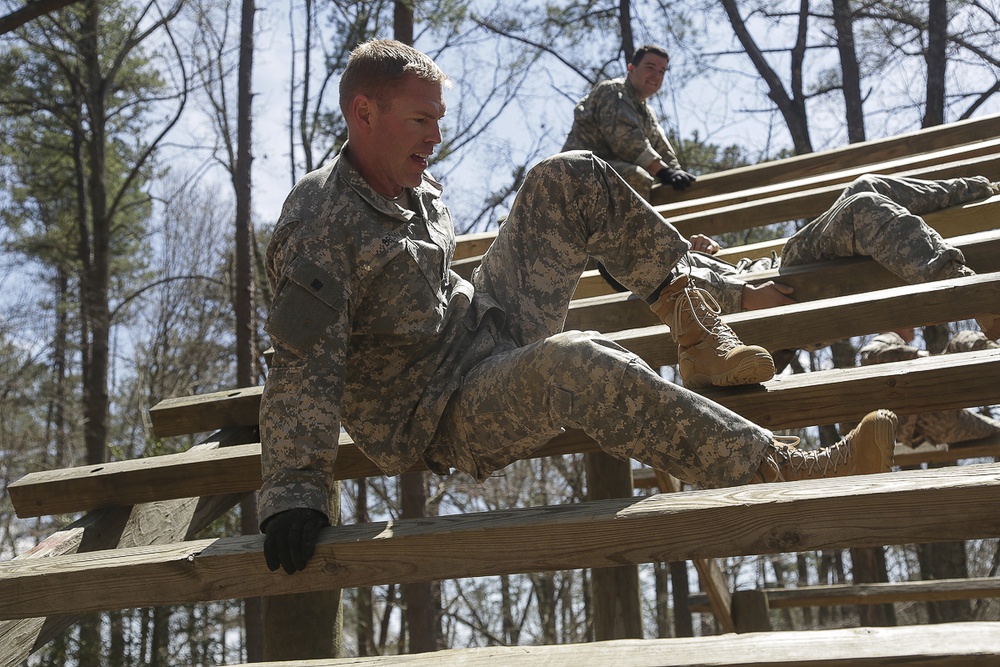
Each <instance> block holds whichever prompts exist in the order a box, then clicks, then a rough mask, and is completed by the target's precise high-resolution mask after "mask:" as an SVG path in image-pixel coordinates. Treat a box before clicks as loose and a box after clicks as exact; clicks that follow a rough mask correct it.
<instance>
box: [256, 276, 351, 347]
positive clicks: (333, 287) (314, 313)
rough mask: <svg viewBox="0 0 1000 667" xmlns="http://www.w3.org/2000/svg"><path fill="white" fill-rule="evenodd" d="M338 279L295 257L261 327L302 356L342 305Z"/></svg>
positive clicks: (341, 291) (343, 295) (343, 304)
mask: <svg viewBox="0 0 1000 667" xmlns="http://www.w3.org/2000/svg"><path fill="white" fill-rule="evenodd" d="M346 301H347V295H346V294H345V293H344V286H343V283H342V282H341V281H340V280H337V279H335V278H334V277H333V276H332V275H330V273H328V272H327V271H326V270H324V269H323V268H321V267H320V266H318V265H316V264H315V263H313V262H311V261H309V260H308V259H305V258H304V257H299V258H296V259H295V260H294V261H293V262H292V263H291V265H290V267H289V271H288V276H287V279H286V280H285V283H284V285H282V286H281V287H280V289H279V290H278V294H277V295H276V296H275V297H274V301H273V302H272V303H271V310H270V312H269V313H268V315H267V320H266V321H265V322H264V330H265V331H267V333H268V335H269V336H271V338H273V339H275V340H277V341H280V342H281V344H282V345H284V346H285V347H287V348H288V349H290V350H291V351H292V352H294V353H295V354H298V355H299V356H306V355H307V354H308V353H309V352H310V351H311V350H312V348H313V347H314V346H315V345H316V343H317V342H318V341H319V340H320V338H321V337H322V336H323V333H324V332H325V331H326V330H327V328H328V327H329V326H330V324H332V323H333V321H334V320H335V319H336V318H337V317H338V315H339V313H340V312H341V311H342V310H343V309H344V307H345V304H346Z"/></svg>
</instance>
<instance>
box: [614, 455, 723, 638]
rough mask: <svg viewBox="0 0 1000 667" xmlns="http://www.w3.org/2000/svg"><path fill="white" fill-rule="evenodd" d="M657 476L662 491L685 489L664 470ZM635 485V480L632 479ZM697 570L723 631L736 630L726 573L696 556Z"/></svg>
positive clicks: (710, 559)
mask: <svg viewBox="0 0 1000 667" xmlns="http://www.w3.org/2000/svg"><path fill="white" fill-rule="evenodd" d="M653 472H654V474H655V476H656V485H657V486H658V487H660V493H680V492H681V491H682V490H683V485H682V482H681V481H680V480H679V479H677V478H676V477H674V476H673V475H671V474H670V473H668V472H666V471H664V470H655V471H653ZM632 483H633V485H634V484H635V480H634V479H633V480H632ZM691 562H692V564H694V568H695V570H697V571H698V580H699V582H700V583H701V586H702V588H704V589H705V591H706V593H707V595H708V600H709V604H710V606H711V612H712V614H713V615H714V616H715V620H716V622H717V623H718V624H719V627H720V628H722V631H723V632H736V624H735V623H734V622H733V611H732V609H733V599H732V594H731V593H730V592H729V584H728V583H726V575H725V574H723V572H722V568H720V567H719V563H718V562H717V561H716V560H715V559H714V558H695V559H694V560H692V561H691Z"/></svg>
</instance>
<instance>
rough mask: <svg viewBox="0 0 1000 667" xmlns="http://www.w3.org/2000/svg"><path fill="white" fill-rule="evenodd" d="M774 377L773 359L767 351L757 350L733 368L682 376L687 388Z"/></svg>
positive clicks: (756, 382)
mask: <svg viewBox="0 0 1000 667" xmlns="http://www.w3.org/2000/svg"><path fill="white" fill-rule="evenodd" d="M773 377H774V359H772V358H771V355H770V354H768V353H767V352H758V353H757V354H754V355H753V356H749V357H746V358H744V359H742V360H741V361H740V363H739V364H737V365H736V366H735V367H734V368H731V369H729V370H728V371H725V372H722V373H715V374H711V375H709V374H704V373H699V374H695V375H692V376H691V377H685V378H684V386H685V387H687V388H688V389H704V388H706V387H734V386H739V385H744V384H760V383H761V382H767V381H768V380H770V379H771V378H773Z"/></svg>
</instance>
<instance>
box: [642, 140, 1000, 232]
mask: <svg viewBox="0 0 1000 667" xmlns="http://www.w3.org/2000/svg"><path fill="white" fill-rule="evenodd" d="M997 153H1000V139H996V138H991V139H987V140H985V141H978V142H975V143H971V144H965V145H962V146H949V147H948V148H944V149H941V150H938V151H930V152H925V153H919V154H915V155H905V156H903V157H899V158H895V159H893V160H887V161H883V162H879V163H877V164H861V165H847V166H845V167H843V168H841V169H838V170H836V171H830V172H826V173H823V174H818V175H815V176H807V177H799V178H795V179H794V180H788V181H782V182H778V183H771V184H763V185H762V184H759V183H758V184H756V185H755V186H753V187H750V188H745V189H742V190H733V191H730V192H727V193H723V194H718V195H714V196H702V197H699V198H698V199H689V200H685V201H673V202H668V203H666V204H663V205H660V206H656V207H655V208H656V210H657V211H658V212H659V213H660V214H661V215H663V216H664V217H665V218H667V219H668V220H669V219H671V218H673V217H676V216H683V215H689V214H692V213H697V212H699V211H707V210H710V209H714V208H718V207H722V206H735V205H739V204H746V203H749V202H753V201H758V200H761V199H770V198H774V197H781V196H783V195H788V194H793V193H797V192H805V191H808V190H815V189H817V188H836V189H838V190H839V189H843V188H844V187H846V186H847V185H848V184H849V183H851V182H852V181H853V180H855V179H856V178H858V177H860V176H864V175H866V174H872V173H877V174H898V173H910V172H914V171H916V170H922V169H931V168H935V167H938V166H940V165H945V164H953V163H955V162H959V161H966V160H973V159H977V158H983V157H988V156H991V155H996V154H997Z"/></svg>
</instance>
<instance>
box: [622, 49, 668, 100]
mask: <svg viewBox="0 0 1000 667" xmlns="http://www.w3.org/2000/svg"><path fill="white" fill-rule="evenodd" d="M667 64H668V60H667V59H666V58H664V57H663V56H658V55H656V54H655V53H647V54H646V55H644V56H643V57H642V60H640V61H639V64H638V65H633V64H632V63H629V65H628V80H629V81H631V82H632V86H633V87H634V88H635V91H636V92H637V93H638V94H639V96H640V97H641V98H642V99H646V98H647V97H651V96H652V95H653V94H655V93H656V91H658V90H659V89H660V86H662V85H663V75H664V74H666V73H667Z"/></svg>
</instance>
